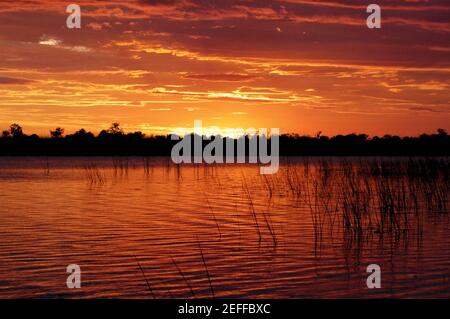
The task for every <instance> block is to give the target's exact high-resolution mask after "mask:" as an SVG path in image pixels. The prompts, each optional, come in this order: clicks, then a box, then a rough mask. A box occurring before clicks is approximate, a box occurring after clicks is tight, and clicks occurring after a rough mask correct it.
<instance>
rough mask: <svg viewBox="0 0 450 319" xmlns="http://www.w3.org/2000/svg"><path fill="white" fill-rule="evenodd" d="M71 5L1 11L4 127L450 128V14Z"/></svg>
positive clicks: (204, 4) (362, 7) (299, 4)
mask: <svg viewBox="0 0 450 319" xmlns="http://www.w3.org/2000/svg"><path fill="white" fill-rule="evenodd" d="M76 3H77V4H79V5H80V6H81V10H82V28H81V29H68V28H67V27H66V19H67V16H68V14H67V13H66V6H67V5H68V4H69V3H68V2H67V1H45V0H38V1H24V0H19V1H2V2H1V4H0V127H1V128H2V129H5V128H7V127H8V126H9V125H10V124H11V123H15V122H17V123H20V125H21V126H22V127H23V128H24V131H25V132H26V133H38V134H42V135H46V134H47V135H48V132H49V130H50V129H54V128H55V127H56V126H61V127H64V128H65V129H66V132H67V133H70V132H73V131H75V130H77V129H79V128H82V127H83V128H85V129H87V130H91V131H93V132H99V131H100V130H101V129H103V128H107V127H108V126H109V125H110V123H112V122H120V123H121V125H122V127H123V128H124V129H125V130H126V131H130V130H133V131H134V130H140V131H142V132H144V133H146V134H166V133H169V132H172V131H173V130H178V131H182V130H183V129H180V128H191V127H192V126H193V122H194V120H196V119H198V120H202V121H203V125H204V127H205V128H214V127H215V128H217V129H216V131H217V132H224V131H226V129H227V128H240V127H243V128H247V127H255V128H260V127H266V128H272V127H278V128H280V130H281V132H282V133H299V134H316V132H318V131H322V132H323V133H324V134H329V135H331V134H340V133H353V132H356V133H362V132H364V133H368V134H372V135H374V134H381V135H383V134H388V133H389V134H399V135H417V134H419V133H423V132H434V131H435V130H436V129H437V128H444V129H447V130H448V129H450V124H449V123H450V107H449V100H450V94H449V86H450V83H449V78H450V77H449V75H450V46H449V43H450V22H449V19H448V17H449V15H450V5H449V3H448V1H444V0H430V1H419V0H417V1H404V0H395V1H378V2H377V3H378V4H379V5H380V6H381V8H382V10H383V11H382V28H381V29H369V28H367V26H366V19H367V16H368V14H367V13H366V7H367V5H368V4H370V3H371V2H370V1H353V0H352V1H340V0H329V1H325V0H324V1H309V0H274V1H246V0H240V1H238V0H230V1H210V0H209V1H206V0H205V1H203V0H200V1H194V0H181V1H171V0H155V1H150V0H147V1H144V0H132V1H126V2H123V1H92V0H89V1H81V0H80V1H77V2H76Z"/></svg>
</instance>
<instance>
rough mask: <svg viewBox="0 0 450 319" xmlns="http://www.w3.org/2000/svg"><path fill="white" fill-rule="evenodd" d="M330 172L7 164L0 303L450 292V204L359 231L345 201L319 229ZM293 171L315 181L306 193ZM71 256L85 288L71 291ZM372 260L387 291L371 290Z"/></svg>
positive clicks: (1, 180)
mask: <svg viewBox="0 0 450 319" xmlns="http://www.w3.org/2000/svg"><path fill="white" fill-rule="evenodd" d="M328 161H329V162H330V163H337V162H339V160H336V159H332V158H330V159H328ZM349 161H350V162H352V161H357V159H350V160H349ZM305 167H307V168H305ZM318 167H319V164H318V163H317V162H316V161H315V160H312V161H310V162H308V163H306V164H305V162H304V161H302V160H298V161H295V162H294V163H291V164H289V165H284V166H283V167H282V168H281V170H280V172H279V173H278V174H277V175H276V176H270V177H268V179H265V178H264V177H262V176H261V175H259V168H258V167H257V166H249V165H229V166H183V167H179V168H177V167H176V166H174V165H171V164H170V163H169V162H168V159H165V158H155V159H149V160H147V161H144V160H143V159H142V158H120V159H115V160H113V159H111V158H50V159H46V158H25V157H23V158H2V159H0V189H1V192H0V227H1V231H0V298H15V297H21V298H28V297H31V298H153V297H156V298H193V297H205V298H209V297H212V296H213V295H214V296H215V297H219V298H225V297H226V298H234V297H236V298H340V297H345V298H347V297H349V298H350V297H352V298H370V297H439V298H449V297H450V279H449V278H450V236H449V235H450V228H449V224H450V223H449V217H448V216H449V215H448V212H442V211H441V212H439V213H432V212H430V211H425V212H424V214H422V215H421V216H422V218H423V220H422V222H421V224H420V223H419V222H418V221H419V219H417V220H416V219H414V218H412V219H411V220H412V221H410V220H409V221H408V224H407V225H408V227H409V228H411V230H410V231H408V232H405V231H399V233H398V234H395V232H393V231H388V230H386V231H382V233H383V236H381V233H380V232H378V231H370V232H368V231H366V230H365V233H364V234H365V235H364V236H362V237H355V236H352V235H349V233H348V231H346V230H345V229H344V226H343V223H342V222H341V218H342V216H341V215H342V212H341V211H340V210H339V208H337V210H336V211H335V213H333V214H331V215H330V216H331V218H329V219H328V217H324V218H323V219H320V220H321V221H323V222H321V225H323V230H322V231H321V232H320V234H318V232H317V230H318V227H317V220H316V222H314V220H315V219H314V216H319V217H320V216H322V215H321V214H322V213H323V211H321V208H320V207H321V206H320V205H318V204H317V198H316V197H314V196H313V195H312V194H314V191H315V190H316V191H317V189H318V188H317V184H315V182H314V180H315V177H314V176H316V175H314V174H316V173H315V172H317V171H318ZM306 169H308V170H310V173H308V174H310V175H311V176H312V177H311V176H309V175H307V173H306ZM333 170H334V168H333V167H332V168H331V171H333ZM293 171H296V175H295V176H297V177H296V180H295V182H296V183H297V184H301V183H302V182H301V181H303V182H305V181H306V180H310V182H308V183H306V182H305V185H307V186H302V187H303V188H302V190H299V191H298V193H296V190H295V186H289V183H292V182H293V179H292V176H293ZM298 172H305V174H303V173H298ZM447 173H448V172H447ZM302 174H303V175H302ZM289 176H291V178H290V179H289ZM302 176H303V177H302ZM298 179H300V181H299V180H298ZM326 183H331V182H329V181H328V180H327V182H326ZM308 185H309V186H308ZM314 185H316V186H314ZM327 185H328V184H327ZM330 185H331V184H330ZM336 185H337V184H336ZM331 189H332V190H333V192H336V194H332V195H333V196H332V198H331V200H330V203H332V204H333V203H337V201H338V199H337V198H338V190H339V187H334V188H331ZM247 191H248V192H247ZM334 195H336V196H334ZM320 196H324V194H322V193H321V194H320ZM320 196H319V197H320ZM372 196H374V197H376V195H372ZM312 197H314V198H315V199H314V200H312V199H311V198H312ZM331 206H332V207H334V206H337V205H334V206H333V205H331ZM333 209H334V208H333ZM255 217H256V218H255ZM367 225H368V224H365V226H364V227H369V226H367ZM202 253H203V255H204V261H203V259H202V256H201V254H202ZM69 264H78V265H79V266H80V267H81V271H82V275H81V279H82V287H81V289H68V288H67V286H66V278H67V276H68V274H67V273H66V267H67V265H69ZM369 264H379V265H380V266H381V270H382V288H381V289H368V288H367V286H366V278H367V276H368V273H366V267H367V266H368V265H369ZM139 265H140V266H141V267H142V271H141V269H140V267H139ZM208 273H209V277H208ZM144 276H145V277H144ZM183 277H184V278H183ZM146 279H147V281H148V283H149V286H150V289H149V287H148V286H147V283H146ZM210 282H211V284H210ZM211 286H212V287H211ZM191 289H192V291H191Z"/></svg>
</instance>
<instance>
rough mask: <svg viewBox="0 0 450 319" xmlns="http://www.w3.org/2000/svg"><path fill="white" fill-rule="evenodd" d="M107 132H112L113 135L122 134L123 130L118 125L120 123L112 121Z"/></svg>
mask: <svg viewBox="0 0 450 319" xmlns="http://www.w3.org/2000/svg"><path fill="white" fill-rule="evenodd" d="M107 132H108V133H109V134H113V135H122V134H123V130H122V128H121V127H120V124H119V123H117V122H114V123H112V124H111V126H110V127H109V129H108V131H107Z"/></svg>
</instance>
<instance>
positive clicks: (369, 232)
mask: <svg viewBox="0 0 450 319" xmlns="http://www.w3.org/2000/svg"><path fill="white" fill-rule="evenodd" d="M300 170H301V165H291V164H290V163H288V164H287V165H286V166H285V168H284V178H285V182H284V187H286V185H287V187H288V188H289V189H290V192H291V194H292V195H293V196H294V198H297V197H298V196H300V197H301V198H304V199H305V202H306V206H307V207H309V209H310V211H311V216H312V224H313V228H314V233H315V237H316V239H321V238H322V234H323V232H324V231H325V229H328V230H329V231H330V233H333V231H336V230H338V231H339V230H342V231H344V233H345V234H346V236H348V237H349V238H353V239H355V240H358V241H359V240H362V239H364V238H368V237H371V236H374V235H376V236H379V237H380V238H383V236H385V235H390V236H391V237H392V238H394V239H397V240H398V239H399V238H400V237H401V236H408V234H414V235H417V236H421V235H422V226H423V222H424V218H425V216H426V215H428V214H448V212H449V210H448V208H449V207H448V205H449V200H450V197H449V191H450V182H449V171H450V161H449V160H448V159H409V160H389V159H386V160H384V159H366V160H359V161H357V160H351V161H348V160H337V161H336V160H334V161H333V160H324V159H322V160H318V162H317V163H316V164H315V165H309V162H308V163H307V164H306V163H303V170H304V174H299V171H300ZM272 192H273V193H276V190H275V189H272Z"/></svg>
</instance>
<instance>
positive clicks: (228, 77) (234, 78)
mask: <svg viewBox="0 0 450 319" xmlns="http://www.w3.org/2000/svg"><path fill="white" fill-rule="evenodd" d="M184 78H185V79H190V80H203V81H213V82H214V81H215V82H247V81H252V80H254V79H256V78H257V77H256V76H254V75H249V74H239V73H224V74H187V75H185V76H184Z"/></svg>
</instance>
